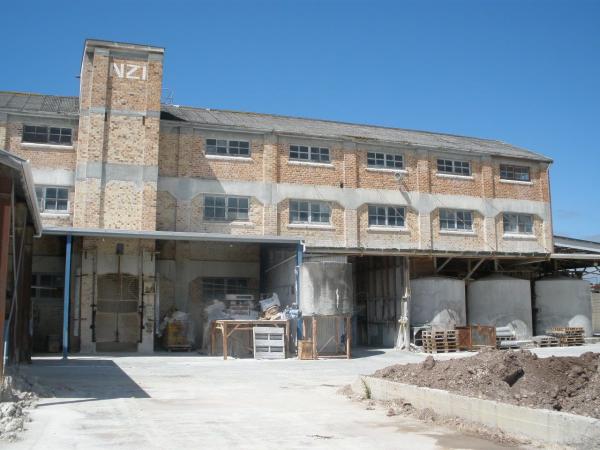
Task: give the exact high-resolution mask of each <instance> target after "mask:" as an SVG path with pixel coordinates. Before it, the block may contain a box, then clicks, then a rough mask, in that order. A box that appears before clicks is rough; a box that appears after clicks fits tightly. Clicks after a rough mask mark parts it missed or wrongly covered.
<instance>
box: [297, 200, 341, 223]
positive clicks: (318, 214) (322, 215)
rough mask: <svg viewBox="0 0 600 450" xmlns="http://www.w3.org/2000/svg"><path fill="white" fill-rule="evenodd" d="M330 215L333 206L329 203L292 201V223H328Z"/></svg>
mask: <svg viewBox="0 0 600 450" xmlns="http://www.w3.org/2000/svg"><path fill="white" fill-rule="evenodd" d="M330 216H331V208H330V207H329V205H328V204H327V203H323V202H309V201H302V200H291V201H290V223H316V224H323V223H325V224H328V223H329V218H330Z"/></svg>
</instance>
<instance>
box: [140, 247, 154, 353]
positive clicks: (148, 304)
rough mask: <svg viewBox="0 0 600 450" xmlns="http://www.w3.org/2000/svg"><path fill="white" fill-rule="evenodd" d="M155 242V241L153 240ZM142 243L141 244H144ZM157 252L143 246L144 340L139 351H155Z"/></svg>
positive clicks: (141, 255)
mask: <svg viewBox="0 0 600 450" xmlns="http://www.w3.org/2000/svg"><path fill="white" fill-rule="evenodd" d="M152 243H153V241H152ZM143 244H144V243H142V244H141V245H143ZM155 256H156V255H155V254H154V251H153V249H152V248H142V249H141V254H140V257H141V258H142V302H143V305H144V312H143V316H142V325H143V327H144V328H143V330H142V342H141V343H140V344H139V345H138V351H140V352H144V353H151V352H153V351H154V330H155V326H158V324H155V323H154V317H155V316H154V307H155V297H156V278H155V274H156V267H155V261H156V258H155Z"/></svg>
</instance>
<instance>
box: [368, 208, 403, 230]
mask: <svg viewBox="0 0 600 450" xmlns="http://www.w3.org/2000/svg"><path fill="white" fill-rule="evenodd" d="M404 215H405V209H404V207H402V206H377V205H369V226H370V227H371V226H381V227H403V226H404Z"/></svg>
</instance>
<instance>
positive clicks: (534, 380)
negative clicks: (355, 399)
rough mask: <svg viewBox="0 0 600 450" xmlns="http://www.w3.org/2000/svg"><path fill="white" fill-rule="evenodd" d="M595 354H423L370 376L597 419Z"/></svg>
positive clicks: (599, 390) (598, 358)
mask: <svg viewBox="0 0 600 450" xmlns="http://www.w3.org/2000/svg"><path fill="white" fill-rule="evenodd" d="M599 362H600V353H592V352H587V353H584V354H582V355H581V356H579V357H557V356H552V357H549V358H538V357H537V355H535V354H533V353H531V352H529V351H527V350H521V351H506V350H504V351H502V350H495V349H485V350H482V351H481V352H479V353H478V354H477V355H475V356H472V357H467V358H457V359H452V360H448V361H436V360H434V359H433V357H431V356H428V357H427V359H426V360H425V361H423V362H422V363H420V364H397V365H394V366H390V367H386V368H385V369H381V370H378V371H377V372H375V374H374V376H376V377H379V378H384V379H386V380H390V381H397V382H400V383H406V384H414V385H417V386H424V387H429V388H433V389H443V390H447V391H450V392H454V393H457V394H461V395H466V396H469V397H478V398H484V399H488V400H497V401H501V402H504V403H512V404H515V405H520V406H528V407H531V408H544V409H552V410H555V411H563V412H569V413H573V414H580V415H583V416H590V417H595V418H598V419H600V368H599Z"/></svg>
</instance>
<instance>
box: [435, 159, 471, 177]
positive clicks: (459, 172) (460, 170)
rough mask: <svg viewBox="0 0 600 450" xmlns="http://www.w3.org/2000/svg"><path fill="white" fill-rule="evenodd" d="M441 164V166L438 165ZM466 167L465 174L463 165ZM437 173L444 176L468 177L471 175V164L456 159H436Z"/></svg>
mask: <svg viewBox="0 0 600 450" xmlns="http://www.w3.org/2000/svg"><path fill="white" fill-rule="evenodd" d="M440 163H441V164H440ZM465 164H466V165H467V167H466V168H467V172H466V173H465V172H464V169H465V167H464V165H465ZM437 171H438V173H441V174H444V175H456V176H459V177H470V176H471V175H472V171H471V162H470V161H462V160H458V159H446V158H438V159H437Z"/></svg>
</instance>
